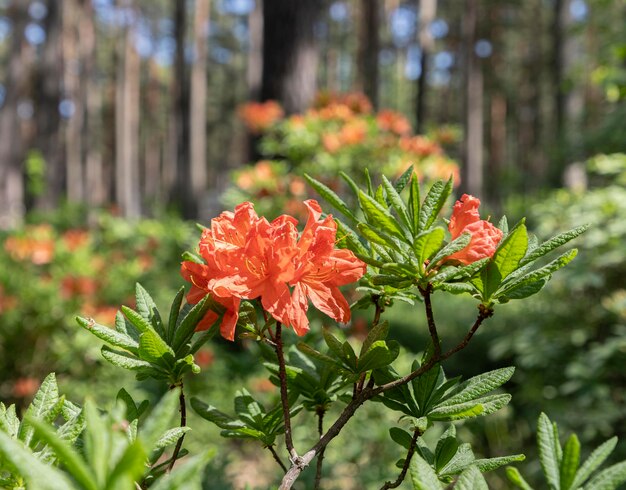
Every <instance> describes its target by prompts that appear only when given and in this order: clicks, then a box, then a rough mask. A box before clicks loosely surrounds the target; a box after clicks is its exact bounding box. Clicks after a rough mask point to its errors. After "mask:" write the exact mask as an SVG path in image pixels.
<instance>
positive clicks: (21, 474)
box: [0, 373, 208, 490]
mask: <svg viewBox="0 0 626 490" xmlns="http://www.w3.org/2000/svg"><path fill="white" fill-rule="evenodd" d="M118 400H119V402H118V404H117V405H115V406H114V408H113V410H111V412H109V413H100V412H99V410H98V409H97V408H96V407H95V405H94V403H93V401H91V400H89V399H87V400H86V401H85V404H84V405H83V407H79V406H77V405H75V404H73V403H71V402H69V401H67V400H66V399H65V397H64V396H59V391H58V387H57V384H56V377H55V375H54V373H53V374H50V375H49V376H48V377H47V378H46V379H45V380H44V382H43V383H42V385H41V387H40V389H39V391H38V392H37V394H36V395H35V398H34V400H33V402H32V404H31V405H30V406H29V407H28V409H27V410H26V413H25V415H24V418H23V420H19V419H18V417H17V416H16V411H15V405H11V406H9V407H8V408H7V407H5V405H4V404H0V483H1V484H2V486H3V487H7V488H22V487H24V485H28V488H37V489H40V488H41V489H55V490H56V489H60V488H67V489H78V488H81V489H91V490H100V489H102V490H113V489H116V490H117V489H134V488H136V482H144V483H145V484H146V485H147V484H150V483H152V482H154V481H155V480H157V479H158V478H159V477H161V476H162V475H163V474H164V468H165V466H163V465H164V464H165V465H167V464H169V463H170V460H166V461H165V463H161V464H160V465H158V466H157V465H156V461H157V459H158V458H159V457H160V456H161V455H162V454H163V451H164V449H165V448H166V447H168V446H171V445H172V444H173V443H175V442H176V441H177V440H178V436H179V434H180V433H181V432H186V431H187V430H188V428H181V427H179V428H174V429H172V428H171V424H172V419H173V417H174V414H175V413H176V406H177V401H178V400H177V393H176V392H174V391H172V392H170V393H168V394H167V395H165V396H164V397H163V399H162V401H161V402H160V403H159V404H158V405H157V406H156V407H155V408H154V409H153V410H152V412H151V413H150V414H149V416H148V417H147V418H146V419H145V420H144V421H143V422H142V423H141V426H139V427H138V422H139V417H140V415H141V414H142V412H143V411H144V410H145V407H146V403H142V404H141V405H140V406H139V407H137V405H136V404H135V402H134V401H133V400H132V398H130V396H129V395H128V393H127V392H126V391H124V390H120V393H119V395H118ZM207 461H208V459H207V457H206V456H204V455H200V456H199V457H198V458H196V460H195V461H194V462H193V463H192V466H190V467H189V468H188V467H187V465H185V466H183V467H181V468H180V469H176V470H174V472H173V473H172V474H171V476H170V477H168V478H165V479H161V480H158V483H157V485H159V486H158V487H155V488H172V489H173V488H197V489H199V488H200V482H199V481H196V482H195V483H192V484H191V486H189V485H190V484H189V483H188V482H187V483H185V484H184V486H183V484H182V479H181V477H180V476H176V475H177V474H180V475H187V477H189V476H190V475H189V470H190V469H192V468H193V471H194V472H195V473H196V474H199V471H200V470H201V469H202V466H203V465H205V464H206V462H207ZM163 480H164V481H165V483H163V482H162V481H163ZM196 480H197V478H196Z"/></svg>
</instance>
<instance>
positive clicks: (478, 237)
mask: <svg viewBox="0 0 626 490" xmlns="http://www.w3.org/2000/svg"><path fill="white" fill-rule="evenodd" d="M479 206H480V199H478V198H476V197H474V196H470V195H468V194H463V195H462V196H461V199H459V200H458V201H457V202H456V203H455V204H454V208H453V209H452V216H451V217H450V223H449V225H448V230H450V234H451V235H452V239H453V240H454V239H455V238H458V237H459V236H460V235H461V234H462V233H469V234H470V235H471V236H472V238H471V240H470V242H469V243H468V244H467V246H466V247H465V248H464V249H463V250H459V251H458V252H455V253H453V254H452V255H449V256H448V257H446V260H454V261H457V262H460V263H461V264H464V265H468V264H471V263H473V262H476V261H477V260H480V259H484V258H486V257H492V256H493V254H494V253H495V251H496V248H497V247H498V243H500V240H502V231H501V230H499V229H498V228H496V227H495V226H493V225H492V224H491V223H490V222H489V221H486V220H482V219H480V214H479V213H478V207H479Z"/></svg>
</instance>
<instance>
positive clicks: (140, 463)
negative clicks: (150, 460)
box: [104, 441, 147, 490]
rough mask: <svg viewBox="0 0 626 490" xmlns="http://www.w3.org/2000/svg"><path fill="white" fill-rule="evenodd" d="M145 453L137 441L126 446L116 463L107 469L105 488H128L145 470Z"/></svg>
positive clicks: (107, 489) (113, 489)
mask: <svg viewBox="0 0 626 490" xmlns="http://www.w3.org/2000/svg"><path fill="white" fill-rule="evenodd" d="M146 457H147V455H146V453H145V451H144V448H143V447H142V446H141V444H140V443H139V442H138V441H134V442H132V443H131V444H129V445H128V446H126V449H125V450H124V452H122V454H121V455H119V458H118V459H117V462H116V464H115V465H114V466H113V468H112V469H111V470H110V471H109V473H108V474H107V478H106V484H105V487H104V488H105V490H117V489H118V488H129V487H131V485H133V483H134V482H135V480H136V479H137V478H139V477H140V476H141V474H142V473H143V472H144V470H145V462H146Z"/></svg>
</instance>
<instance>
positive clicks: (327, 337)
mask: <svg viewBox="0 0 626 490" xmlns="http://www.w3.org/2000/svg"><path fill="white" fill-rule="evenodd" d="M322 335H323V336H324V342H326V345H327V346H328V348H329V349H330V351H331V352H332V353H333V354H335V356H337V357H338V358H339V359H343V357H344V354H343V342H341V341H340V340H339V339H338V338H337V337H335V336H334V335H333V334H332V333H330V330H329V329H328V328H323V329H322Z"/></svg>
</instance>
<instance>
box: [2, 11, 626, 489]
mask: <svg viewBox="0 0 626 490" xmlns="http://www.w3.org/2000/svg"><path fill="white" fill-rule="evenodd" d="M625 18H626V2H624V1H622V0H612V1H611V0H528V1H524V2H518V1H513V0H465V1H460V0H459V1H457V0H405V1H403V0H381V1H371V0H346V1H334V2H332V1H325V0H298V1H297V2H295V1H293V0H266V1H265V2H261V1H256V2H255V1H254V0H213V1H209V0H195V1H182V0H179V1H177V0H169V1H165V0H150V1H147V0H146V1H142V0H117V1H115V0H46V1H44V0H32V1H31V0H2V1H0V229H2V230H4V231H2V234H1V235H0V238H1V239H2V243H3V247H2V250H1V251H0V263H1V269H0V353H1V356H0V357H2V361H0V368H1V371H0V372H1V373H2V375H1V376H0V377H1V379H0V397H1V398H2V399H3V400H5V401H6V400H8V401H17V402H18V404H21V405H24V404H25V403H26V402H27V401H28V400H29V397H31V396H32V394H33V393H34V391H35V389H36V386H37V384H38V383H39V382H40V381H41V380H42V379H43V377H44V376H45V374H47V373H48V372H49V371H50V370H52V369H54V370H56V371H57V372H58V373H59V378H60V382H61V383H62V384H63V383H65V386H66V388H67V389H66V390H65V392H67V393H69V394H74V395H76V396H79V397H80V396H83V395H84V394H85V393H87V392H95V396H97V397H101V399H103V400H106V399H107V396H108V397H110V396H111V393H110V392H111V390H113V386H114V383H113V381H115V383H117V382H118V381H119V376H118V373H117V372H114V371H111V370H110V367H109V366H106V365H105V364H104V363H103V361H102V360H101V358H100V357H99V352H98V350H97V349H96V348H95V346H93V345H92V343H90V342H89V339H87V338H85V337H84V336H83V333H82V332H77V331H76V328H74V327H73V326H72V320H71V318H72V317H73V316H74V315H75V314H76V313H78V310H79V309H80V310H82V311H81V312H82V313H85V314H87V313H90V314H92V315H94V316H96V315H106V314H108V313H110V311H111V310H112V311H113V312H114V311H115V308H116V307H117V305H119V304H120V303H121V302H123V301H124V300H125V299H126V298H128V297H129V296H132V291H133V284H132V283H133V281H134V280H141V281H142V283H143V284H144V285H145V286H146V287H147V288H148V289H149V290H150V288H152V290H151V292H152V293H153V294H154V295H155V297H156V298H155V299H157V301H165V300H167V298H169V297H170V296H171V292H172V291H175V290H176V289H177V287H179V286H180V284H181V279H180V278H179V277H178V276H177V268H178V266H177V264H178V263H179V261H180V253H181V252H182V250H184V249H186V248H191V245H190V244H191V243H193V241H194V237H195V235H196V234H195V232H194V229H193V225H192V224H190V223H193V221H191V222H190V221H186V220H195V221H199V222H201V223H204V224H206V223H208V220H209V219H210V218H211V217H214V216H215V215H217V214H218V213H219V212H220V211H221V210H222V209H224V206H225V204H224V203H223V201H222V196H224V195H225V192H226V195H228V192H227V191H228V190H229V189H232V188H233V187H234V181H236V179H235V178H234V177H233V176H234V175H236V174H233V171H235V172H236V171H237V169H245V168H248V167H247V164H248V163H251V162H254V161H255V160H258V159H260V158H261V157H262V155H261V154H260V153H259V151H260V150H259V146H258V143H259V141H260V138H261V137H260V136H259V135H258V134H256V135H255V134H251V133H250V132H249V130H248V128H247V127H246V126H245V125H244V124H243V123H242V121H241V119H240V117H239V114H240V113H241V111H240V110H239V108H240V107H241V106H242V104H244V103H245V102H246V101H254V100H256V101H266V100H276V101H278V102H279V103H280V105H281V107H282V108H283V109H284V111H285V113H286V114H287V115H293V114H300V113H306V111H307V109H308V108H309V107H310V106H311V105H312V104H314V103H315V101H316V100H317V99H316V94H317V93H318V92H319V91H326V92H328V93H332V94H339V93H344V92H362V93H363V94H365V95H366V96H367V97H368V99H369V100H370V101H371V104H372V106H373V111H380V110H382V109H391V110H394V111H397V112H398V113H401V114H402V115H404V116H405V117H406V118H407V119H408V120H409V121H410V123H411V125H412V127H413V128H414V132H415V133H416V134H429V135H437V134H439V135H441V134H442V133H444V134H448V135H452V136H451V138H450V141H449V142H448V144H447V146H446V151H447V152H448V154H449V155H450V156H451V157H452V158H454V159H455V160H456V161H457V162H458V163H459V165H460V177H461V179H460V188H459V189H457V191H458V192H459V193H460V192H469V193H472V194H474V195H477V196H480V197H481V198H482V199H483V201H484V202H485V203H486V205H487V206H488V208H489V209H490V210H491V211H492V214H493V216H497V217H499V216H500V215H501V214H502V209H506V210H507V212H508V213H513V215H514V216H512V217H513V218H514V217H516V216H518V215H519V216H522V215H529V222H530V227H531V229H532V230H534V231H535V233H537V235H539V236H540V237H541V238H547V237H548V236H551V235H552V234H554V233H556V232H557V231H558V230H562V229H565V228H568V227H573V226H576V225H578V224H580V223H583V222H591V223H593V225H594V228H593V229H592V230H591V231H590V232H589V233H588V234H586V235H585V237H583V238H581V239H579V240H578V245H577V246H579V248H581V250H582V254H581V257H580V259H578V260H577V262H576V264H575V266H574V267H572V270H571V271H568V272H566V273H565V274H564V275H563V277H562V278H559V279H558V280H555V281H554V283H553V284H551V287H550V288H549V290H548V291H547V292H546V293H545V294H544V295H541V297H540V299H539V300H536V301H535V302H534V303H533V305H532V306H526V308H525V310H524V311H519V310H516V307H514V306H511V307H510V308H509V310H507V312H508V313H505V315H503V318H501V319H500V320H499V321H498V322H497V323H498V324H497V325H496V326H494V328H493V331H492V332H491V334H492V337H490V338H489V339H486V338H484V337H482V336H479V337H478V339H477V341H478V342H477V343H478V344H479V345H478V346H476V347H475V350H473V351H471V352H469V351H468V352H467V353H464V354H463V356H460V360H459V361H458V362H459V366H458V369H459V370H463V369H464V370H467V365H469V366H473V367H474V368H475V369H476V372H479V371H480V370H481V369H487V368H488V367H494V366H495V367H499V366H503V365H509V364H515V365H518V366H520V370H521V372H519V373H518V374H516V377H515V378H514V379H513V381H512V382H513V384H514V388H513V390H512V392H513V394H514V398H513V404H512V406H511V408H510V410H509V412H508V413H507V414H505V415H503V416H502V417H501V418H500V419H496V422H489V424H490V425H489V426H488V427H479V426H478V425H479V424H478V425H477V426H476V427H474V429H468V430H471V431H472V434H473V437H474V438H476V440H477V444H478V445H479V446H480V445H482V446H481V447H482V448H483V450H484V452H485V453H486V454H489V455H492V456H493V455H497V454H498V452H506V451H509V452H510V451H511V449H512V448H514V449H515V450H518V449H516V448H519V449H520V450H524V451H526V452H527V453H530V454H532V451H533V449H526V448H531V447H532V444H531V443H530V441H531V440H532V437H533V436H532V432H533V427H534V421H535V420H536V417H537V414H538V413H539V411H540V410H541V409H543V410H546V411H547V412H548V413H549V414H550V416H551V417H552V418H554V419H556V420H558V421H559V423H560V424H561V423H562V424H563V425H564V427H566V428H568V429H571V430H577V431H579V432H580V433H581V437H582V439H583V440H584V441H585V442H588V443H589V444H593V442H595V441H601V440H603V439H606V437H607V436H610V435H612V434H617V435H621V436H622V437H623V436H624V435H626V417H625V416H624V411H623V406H624V403H625V400H624V394H623V389H622V388H623V387H624V385H625V384H626V379H625V377H624V371H623V369H620V366H623V362H624V359H625V356H626V290H625V289H624V284H623V279H621V278H623V277H624V276H623V274H625V273H626V270H625V268H626V265H625V263H626V260H625V259H626V252H625V251H624V249H623V243H624V242H623V240H624V238H626V224H625V223H626V204H625V203H626V196H625V194H626V192H625V190H624V187H625V185H626V179H625V177H624V175H626V157H624V156H623V155H622V154H621V153H623V152H625V151H626V138H625V130H624V119H625V116H626V104H625V102H624V99H625V97H626V37H625V33H624V19H625ZM320 146H321V143H320ZM602 154H605V155H608V156H598V155H602ZM361 165H362V166H363V167H364V166H368V167H370V169H371V168H374V167H376V165H377V162H376V161H365V162H361ZM235 183H236V182H235ZM231 205H232V203H229V204H228V206H231ZM181 218H184V219H181ZM42 223H44V224H45V226H46V227H44V228H42V227H41V224H42ZM16 250H17V252H16ZM77 250H78V251H79V253H77V252H76V251H77ZM585 251H587V253H586V254H585ZM591 251H594V252H593V253H591ZM46 254H47V255H46ZM42 257H43V259H42ZM103 264H105V265H103ZM105 269H106V270H105ZM18 270H19V271H20V274H16V273H15V272H16V271H18ZM155 289H157V290H156V291H155ZM459 302H462V300H459ZM107 308H108V313H107ZM85 309H86V310H88V311H85ZM461 309H462V308H459V309H457V308H446V311H447V313H446V314H445V315H446V318H445V319H444V321H443V323H445V324H447V325H448V326H447V327H446V328H449V329H450V330H453V329H454V328H456V326H459V325H461V324H462V323H463V321H464V320H465V319H464V318H456V316H455V311H460V310H461ZM392 321H395V322H396V325H397V327H395V330H394V334H393V335H395V336H396V338H398V339H400V340H401V341H402V342H403V344H404V345H405V346H408V347H409V348H410V346H411V345H415V342H413V340H412V337H413V336H414V335H415V333H414V332H415V331H416V326H415V325H412V324H411V323H410V322H409V321H407V320H406V318H403V315H402V313H398V314H397V318H396V319H395V320H392ZM420 331H421V332H423V329H421V330H420ZM357 333H358V332H357ZM68 339H71V342H70V344H71V345H72V347H71V348H68V347H67V345H68V344H67V342H66V341H67V340H68ZM481 341H482V344H481ZM412 342H413V343H412ZM248 350H249V348H248V347H246V346H245V345H239V344H237V345H236V346H234V347H233V346H225V345H222V344H220V343H216V344H215V345H212V346H211V348H207V349H206V351H204V356H205V361H206V364H205V366H206V368H207V369H206V371H207V373H208V377H209V378H210V379H208V380H207V379H203V380H202V381H197V382H196V384H197V386H195V389H196V390H198V392H199V393H210V394H211V396H212V397H213V400H215V402H214V403H215V404H217V403H218V402H219V400H220V399H222V400H227V399H228V398H229V396H230V392H229V387H224V386H223V384H221V383H219V381H218V380H219V378H220V377H221V379H227V378H229V377H231V376H233V374H232V373H235V375H234V376H235V377H237V378H241V379H243V380H245V382H246V383H248V384H249V385H252V386H256V388H257V389H259V390H261V391H263V390H267V389H268V387H267V386H265V385H264V384H263V382H262V376H261V374H262V371H263V369H262V367H261V366H253V365H249V364H246V362H249V363H252V362H253V361H252V360H253V359H254V356H253V354H251V353H249V352H248ZM233 351H236V353H237V357H235V356H234V353H233ZM242 352H243V354H242ZM246 356H248V357H246ZM235 358H237V359H238V360H237V361H235ZM242 359H243V361H242ZM461 363H464V364H461ZM85 365H87V366H89V369H86V368H85ZM546 370H552V371H553V372H554V374H553V375H552V376H551V377H550V379H548V377H547V376H546ZM468 374H471V373H468ZM94 376H97V377H98V380H99V382H98V385H97V387H95V388H94V386H93V379H95V378H94ZM128 383H129V386H130V388H128V389H129V391H130V390H131V388H132V386H133V381H132V379H129V380H128ZM255 383H256V385H255ZM137 389H138V388H137ZM143 389H144V392H145V396H148V397H153V398H156V397H158V396H159V393H151V392H150V390H149V389H148V390H146V389H145V387H144V388H143ZM268 396H269V395H268ZM205 398H206V397H205ZM620 407H622V408H620ZM551 408H552V410H553V411H552V412H551V411H550V409H551ZM582 413H584V414H585V415H581V414H582ZM364 416H365V415H364ZM498 424H499V425H498ZM212 430H213V429H210V428H207V434H208V435H207V436H206V437H209V438H210V440H211V444H215V445H216V446H219V444H221V442H220V440H219V439H218V437H217V436H216V433H215V432H211V431H212ZM213 436H215V437H213ZM206 437H205V439H204V440H203V439H202V437H201V435H198V436H197V439H195V441H196V443H197V444H206ZM385 437H387V438H388V436H386V435H385V434H382V435H381V434H372V436H371V438H372V440H371V441H369V442H370V443H371V444H370V445H369V446H368V445H367V444H365V443H360V444H359V445H356V444H355V443H354V442H352V441H350V440H346V441H344V444H345V447H342V446H339V447H338V449H335V450H336V451H337V454H344V459H345V465H343V466H341V467H338V468H334V469H332V470H330V469H329V470H328V471H333V472H334V473H333V475H335V476H336V481H337V482H339V483H337V485H338V488H351V487H350V485H351V484H352V483H351V482H353V481H356V480H354V478H352V477H351V476H350V475H353V474H354V471H355V468H356V467H358V465H359V464H360V462H361V463H362V461H363V458H367V454H368V451H369V450H371V451H372V453H373V454H376V452H377V451H378V450H379V449H377V448H380V445H381V444H383V442H381V441H382V440H383V439H384V438H385ZM211 438H212V439H211ZM202 441H204V442H202ZM193 443H194V442H193V439H192V442H190V444H193ZM363 444H365V445H363ZM591 447H593V446H591ZM231 449H232V452H231V453H229V454H223V453H226V451H222V452H221V453H222V455H221V456H219V457H218V459H217V460H216V461H215V463H214V468H213V470H214V471H217V470H216V468H218V469H219V474H220V475H222V476H221V477H223V478H224V481H228V482H229V483H228V484H230V485H233V486H234V487H236V488H239V487H241V485H243V484H245V482H248V483H252V484H255V483H256V484H257V485H259V486H260V488H263V483H259V482H263V478H265V477H266V476H264V474H263V460H262V459H261V458H263V457H265V456H260V455H256V454H254V452H253V451H252V449H251V448H249V447H247V446H246V445H234V446H233V448H231ZM620 454H621V456H622V458H623V456H624V455H625V454H626V449H624V446H623V445H622V446H621V453H619V454H617V456H616V457H619V456H620ZM243 457H246V458H248V459H252V460H257V459H259V460H260V461H259V462H258V464H257V465H254V464H253V465H250V466H249V467H248V469H249V471H252V472H253V474H252V475H251V474H244V475H243V476H242V475H238V471H237V470H236V468H238V465H239V464H240V463H238V462H240V461H241V458H243ZM220 458H221V459H220ZM383 471H384V469H381V468H379V467H377V466H376V465H374V466H371V467H368V469H367V470H366V471H364V472H363V474H362V475H360V478H362V480H361V481H362V482H365V484H366V483H367V481H369V480H368V478H371V480H372V481H376V478H377V477H378V475H377V472H383ZM254 472H256V473H254ZM244 473H245V472H244ZM383 474H384V473H383ZM221 477H220V478H221ZM498 481H499V480H498V479H497V477H496V479H495V485H498V484H500V485H502V482H500V483H498ZM492 483H493V482H492ZM220 484H222V485H225V484H226V483H224V482H222V483H219V482H218V483H216V484H215V485H216V486H215V487H214V488H226V487H223V486H219V485H220ZM354 485H356V486H355V487H354V488H361V487H359V486H358V485H359V483H358V481H356V483H354Z"/></svg>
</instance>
